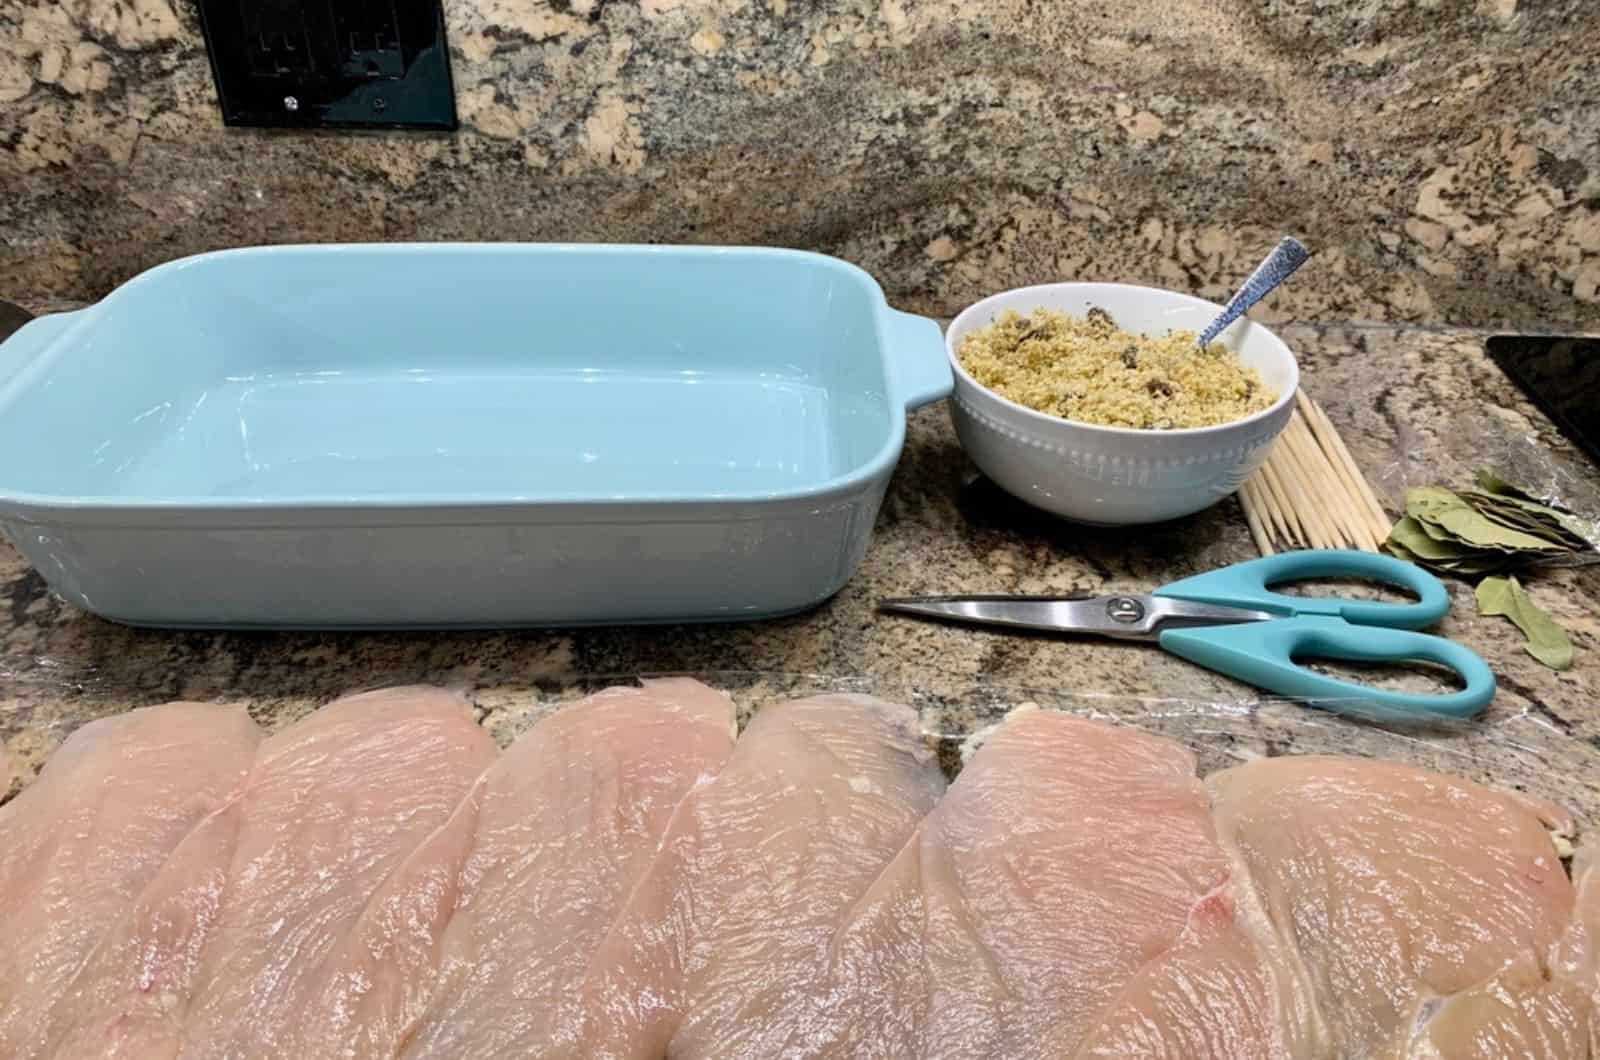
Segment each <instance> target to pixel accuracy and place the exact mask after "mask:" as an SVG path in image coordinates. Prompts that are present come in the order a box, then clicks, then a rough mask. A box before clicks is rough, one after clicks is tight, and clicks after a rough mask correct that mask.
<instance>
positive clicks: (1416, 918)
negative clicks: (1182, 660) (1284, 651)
mask: <svg viewBox="0 0 1600 1060" xmlns="http://www.w3.org/2000/svg"><path fill="white" fill-rule="evenodd" d="M1209 784H1210V786H1211V788H1212V791H1213V793H1214V797H1215V808H1216V818H1217V828H1218V834H1219V835H1220V836H1221V838H1222V840H1223V842H1224V844H1225V845H1227V846H1229V847H1230V848H1231V849H1233V850H1234V851H1236V852H1237V854H1238V856H1239V858H1240V860H1241V862H1242V863H1243V864H1244V865H1245V866H1246V868H1247V871H1248V874H1249V877H1250V879H1251V880H1252V881H1253V884H1254V887H1255V889H1256V891H1257V893H1258V896H1259V898H1260V900H1261V902H1262V904H1263V905H1264V907H1265V908H1266V910H1267V914H1268V916H1269V918H1270V920H1271V922H1272V924H1273V926H1274V929H1275V931H1276V932H1277V934H1278V935H1279V936H1280V937H1281V938H1282V939H1283V940H1284V942H1285V943H1286V944H1287V945H1288V946H1289V947H1290V950H1291V953H1292V954H1293V959H1294V960H1295V961H1296V962H1297V963H1298V964H1299V965H1300V966H1301V968H1302V969H1303V973H1304V977H1305V981H1306V982H1307V983H1308V984H1309V985H1310V988H1311V991H1312V998H1313V1003H1314V1004H1315V1006H1316V1008H1317V1010H1318V1011H1319V1012H1320V1014H1321V1017H1322V1020H1323V1021H1324V1024H1325V1027H1326V1031H1327V1034H1328V1035H1329V1040H1330V1052H1329V1055H1332V1056H1337V1057H1374V1056H1377V1057H1415V1058H1417V1060H1424V1058H1427V1060H1467V1058H1476V1057H1483V1058H1485V1060H1487V1058H1488V1057H1503V1056H1524V1055H1526V1056H1538V1057H1541V1058H1542V1060H1563V1058H1568V1057H1571V1058H1579V1057H1584V1056H1587V1055H1588V1042H1587V1036H1588V1034H1589V1030H1588V1028H1589V1024H1590V1019H1591V1017H1590V1014H1589V1008H1590V1002H1589V1001H1588V999H1587V998H1586V997H1585V992H1584V990H1583V989H1582V988H1581V986H1580V985H1579V984H1578V982H1577V981H1576V979H1577V977H1581V974H1582V973H1581V971H1580V970H1579V969H1580V968H1581V966H1584V965H1589V964H1590V962H1592V960H1593V957H1592V954H1585V953H1577V952H1574V950H1573V947H1574V945H1575V941H1574V936H1573V934H1572V932H1573V930H1574V910H1575V901H1574V899H1575V893H1574V889H1573V886H1572V884H1571V882H1570V881H1569V879H1568V877H1567V874H1566V872H1565V870H1564V869H1563V867H1562V864H1561V859H1560V856H1559V853H1558V852H1557V850H1556V847H1555V845H1554V843H1553V841H1552V839H1551V829H1552V828H1554V829H1556V830H1558V831H1566V832H1569V833H1570V831H1571V828H1572V823H1571V821H1570V819H1568V818H1567V817H1566V815H1565V814H1564V813H1563V812H1562V811H1560V810H1559V809H1557V808H1555V807H1552V806H1549V805H1548V804H1543V803H1535V802H1533V801H1531V800H1528V799H1524V798H1521V797H1519V796H1513V795H1508V794H1504V793H1501V792H1496V791H1493V790H1490V789H1488V788H1484V787H1482V786H1480V785H1478V784H1474V783H1472V782H1470V781H1467V780H1463V779H1460V778H1457V777H1450V776H1445V775H1443V774H1439V773H1432V772H1428V771H1426V770H1422V769H1416V768H1413V767H1411V766H1406V765H1402V764H1399V763H1396V762H1386V761H1380V760H1368V759H1355V758H1333V757H1321V756H1303V757H1291V758H1272V759H1262V760H1259V761H1256V762H1252V763H1250V764H1248V765H1244V766H1239V767H1237V768H1234V769H1230V770H1225V771H1223V772H1221V773H1218V774H1216V775H1214V776H1213V777H1211V778H1210V780H1209ZM1574 965H1575V966H1576V967H1572V968H1571V970H1570V971H1568V972H1567V973H1564V974H1562V975H1556V974H1554V971H1555V969H1557V968H1560V967H1563V966H1574ZM1590 966H1591V967H1592V965H1590Z"/></svg>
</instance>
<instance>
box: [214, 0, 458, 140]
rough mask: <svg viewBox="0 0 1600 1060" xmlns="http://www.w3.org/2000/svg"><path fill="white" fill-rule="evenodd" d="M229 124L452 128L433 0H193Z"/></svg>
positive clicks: (450, 91)
mask: <svg viewBox="0 0 1600 1060" xmlns="http://www.w3.org/2000/svg"><path fill="white" fill-rule="evenodd" d="M200 14H201V20H202V23H203V25H204V28H205V36H206V49H207V51H208V53H209V54H210V57H211V72H212V75H213V77H214V78H215V80H216V84H217V96H218V100H219V102H220V103H221V105H222V120H223V121H224V122H225V123H226V124H228V125H248V126H276V127H289V128H385V129H446V130H449V129H454V128H456V108H455V89H454V86H453V85H452V83H451V79H450V52H449V47H448V45H447V44H446V41H445V30H444V10H443V8H442V7H441V6H440V0H200Z"/></svg>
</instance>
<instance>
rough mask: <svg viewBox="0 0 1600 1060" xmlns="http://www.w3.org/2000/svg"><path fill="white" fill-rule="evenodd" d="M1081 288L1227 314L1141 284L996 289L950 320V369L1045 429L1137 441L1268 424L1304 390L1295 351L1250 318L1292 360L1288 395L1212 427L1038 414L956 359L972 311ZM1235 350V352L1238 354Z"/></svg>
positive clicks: (1195, 299)
mask: <svg viewBox="0 0 1600 1060" xmlns="http://www.w3.org/2000/svg"><path fill="white" fill-rule="evenodd" d="M1082 287H1119V288H1122V289H1123V290H1127V291H1143V292H1145V293H1148V294H1155V295H1161V296H1163V297H1165V298H1167V299H1170V300H1172V301H1177V302H1187V303H1189V304H1191V305H1194V306H1201V307H1204V308H1206V309H1209V310H1211V311H1212V312H1213V313H1214V314H1220V313H1221V312H1222V310H1223V307H1222V306H1220V305H1218V304H1217V303H1215V302H1208V301H1207V300H1205V299H1204V298H1198V297H1196V296H1195V295H1192V294H1184V293H1183V292H1182V291H1173V290H1169V289H1167V288H1165V287H1146V286H1144V285H1142V284H1137V283H1099V282H1096V281H1092V280H1064V281H1061V282H1059V283H1036V284H1030V285H1028V286H1026V287H1009V288H1007V289H1005V290H1003V291H995V292H994V293H993V294H990V295H986V296H984V297H983V298H980V299H979V300H978V301H976V302H973V303H972V304H971V305H969V306H967V307H966V308H965V309H963V310H962V311H961V312H959V313H957V314H956V315H955V316H954V317H953V318H952V319H951V321H950V325H949V326H948V327H947V328H945V332H944V350H945V356H947V357H948V358H949V359H950V367H951V369H952V370H953V371H954V372H955V377H956V378H957V379H958V380H961V381H963V382H965V383H967V384H968V385H969V386H972V387H974V388H976V389H977V390H980V391H982V392H983V393H984V394H985V395H987V396H988V397H990V398H992V399H994V400H995V401H998V402H1000V404H1001V405H1003V406H1005V407H1006V408H1007V409H1009V410H1011V411H1014V412H1018V413H1021V414H1022V415H1023V417H1024V418H1025V419H1030V420H1037V421H1038V422H1039V423H1040V424H1044V425H1050V426H1056V427H1072V428H1075V429H1078V430H1085V431H1091V432H1095V433H1099V434H1105V435H1110V436H1117V435H1125V436H1132V437H1138V438H1195V437H1201V436H1204V435H1207V434H1215V433H1219V432H1223V431H1231V430H1236V429H1239V428H1243V427H1248V426H1251V425H1253V424H1257V423H1262V422H1265V421H1267V420H1270V419H1271V418H1272V417H1273V416H1275V415H1277V414H1278V413H1279V412H1280V411H1281V410H1282V409H1283V408H1284V406H1286V405H1290V404H1292V403H1293V402H1294V400H1295V394H1296V393H1297V392H1298V391H1299V389H1300V360H1299V358H1297V357H1296V356H1295V355H1294V351H1293V350H1292V349H1290V348H1289V344H1288V343H1287V342H1284V341H1283V337H1282V336H1280V335H1279V334H1278V333H1277V332H1275V331H1273V330H1272V329H1271V328H1269V327H1267V326H1266V325H1265V324H1261V323H1258V322H1257V321H1254V320H1250V319H1249V318H1248V317H1241V318H1240V319H1241V320H1244V321H1246V322H1248V323H1249V325H1250V326H1251V327H1253V328H1260V329H1261V330H1262V331H1264V332H1266V333H1267V335H1268V336H1269V337H1270V338H1271V339H1272V340H1273V341H1274V342H1276V343H1277V344H1278V345H1279V346H1281V347H1283V352H1284V353H1285V354H1287V355H1288V358H1289V372H1290V381H1291V383H1292V385H1291V386H1289V387H1286V388H1285V389H1284V392H1283V393H1282V394H1279V395H1278V399H1277V400H1276V401H1274V402H1273V403H1272V404H1270V405H1268V406H1267V407H1266V408H1264V409H1262V410H1261V411H1260V412H1252V413H1251V414H1250V415H1248V416H1244V417H1241V418H1240V419H1237V420H1229V421H1228V422H1227V423H1214V424H1211V425H1210V426H1208V427H1115V426H1111V425H1109V424H1104V423H1085V422H1084V421H1082V420H1070V419H1067V418H1066V417H1065V416H1052V415H1051V414H1050V413H1048V412H1040V411H1039V410H1038V409H1030V408H1029V407H1028V406H1026V405H1021V404H1018V403H1017V402H1015V401H1012V400H1011V399H1010V398H1008V397H1005V396H1004V395H1002V394H997V393H995V391H993V390H991V389H990V388H989V387H986V386H984V385H983V384H982V383H980V382H978V381H977V380H976V379H974V378H972V376H971V375H969V374H968V373H967V369H966V366H965V365H963V364H962V363H961V358H959V357H958V356H956V347H955V341H954V335H955V332H956V325H958V324H960V323H961V322H962V319H963V318H964V317H966V316H967V315H968V314H969V313H973V312H974V311H976V310H978V309H979V308H981V307H982V306H984V305H985V304H987V303H989V302H992V301H994V300H995V299H996V298H1003V297H1005V296H1007V295H1016V294H1027V293H1029V292H1032V291H1060V290H1063V289H1067V288H1082ZM1237 326H1238V322H1237V321H1236V322H1234V323H1233V324H1231V325H1229V330H1232V328H1234V327H1237ZM1224 333H1226V332H1224ZM1234 352H1235V354H1237V351H1234Z"/></svg>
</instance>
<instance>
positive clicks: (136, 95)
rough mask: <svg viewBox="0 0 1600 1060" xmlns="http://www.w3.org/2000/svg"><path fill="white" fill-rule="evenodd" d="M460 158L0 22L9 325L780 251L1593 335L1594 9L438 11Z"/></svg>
mask: <svg viewBox="0 0 1600 1060" xmlns="http://www.w3.org/2000/svg"><path fill="white" fill-rule="evenodd" d="M445 7H446V11H447V17H448V22H449V32H450V36H451V48H452V52H453V56H452V58H453V67H454V71H455V79H456V89H457V96H458V102H457V105H458V111H459V114H460V117H461V120H462V129H461V131H460V132H459V133H457V134H454V135H426V134H373V135H348V134H346V135H322V134H304V133H279V132H256V131H240V130H229V129H224V128H223V126H222V123H221V120H220V117H219V114H218V110H217V106H216V101H215V96H214V91H213V88H212V84H211V79H210V72H209V69H208V67H207V63H206V58H205V54H204V48H203V44H202V42H201V39H200V34H199V29H198V22H197V16H196V13H195V11H194V10H193V9H192V7H191V6H190V4H189V3H188V2H186V0H60V2H57V0H0V277H3V282H0V296H8V297H12V298H15V299H21V300H28V299H33V300H39V299H57V298H77V299H88V298H93V297H96V296H98V295H100V294H103V293H104V292H105V291H106V290H108V289H109V288H111V287H112V286H114V285H115V284H116V283H118V282H119V281H121V280H123V279H126V278H127V277H128V276H130V275H132V274H133V273H135V272H137V271H138V270H140V269H142V268H144V267H147V266H149V265H152V264H155V263H158V262H161V261H164V260H167V259H170V258H173V257H177V256H180V255H183V254H187V253H191V252H195V251H200V250H207V249H213V248H217V247H225V246H236V245H242V244H253V243H268V242H286V241H325V240H367V239H385V240H399V239H449V240H464V239H527V240H551V239H577V240H627V241H633V240H639V241H671V242H734V243H749V242H760V243H772V244H782V245H788V246H798V247H809V248H815V249H819V250H823V251H826V252H829V253H833V254H838V255H841V256H843V257H846V258H848V259H850V260H852V261H855V262H857V263H859V264H861V265H863V266H864V267H866V268H867V269H869V270H870V271H872V272H873V273H874V274H875V275H876V276H877V277H878V278H879V279H880V280H881V281H882V283H883V285H884V287H885V288H886V290H887V291H888V292H889V294H890V297H891V298H892V299H893V300H895V301H896V302H898V303H899V304H901V305H903V306H905V307H906V308H909V309H913V310H919V311H922V312H925V313H931V314H937V315H948V314H950V313H952V312H953V311H955V310H956V309H958V308H959V307H960V306H961V305H963V304H964V303H966V302H968V301H970V300H973V299H975V298H977V297H979V296H981V295H982V294H984V293H987V292H988V291H990V290H993V289H994V288H996V287H997V286H1009V285H1015V284H1023V283H1032V282H1043V281H1049V280H1055V279H1066V278H1084V279H1120V280H1131V281H1138V282H1146V283H1156V284H1160V285H1164V286H1169V287H1177V288H1181V289H1187V290H1193V291H1195V292H1197V293H1200V294H1203V295H1207V296H1211V297H1218V296H1223V295H1225V294H1226V292H1227V291H1228V290H1229V289H1231V286H1232V285H1233V284H1234V283H1235V282H1236V281H1237V280H1238V279H1239V278H1240V277H1242V276H1243V275H1244V274H1245V273H1246V272H1248V270H1249V268H1250V267H1251V266H1252V265H1253V264H1254V263H1255V260H1256V259H1257V258H1258V257H1259V256H1260V255H1261V254H1262V253H1263V252H1264V251H1265V250H1266V249H1267V248H1268V247H1269V246H1271V244H1272V243H1273V241H1274V240H1275V239H1276V238H1277V237H1278V236H1279V235H1280V234H1281V233H1283V232H1294V233H1297V234H1299V235H1301V236H1302V237H1304V238H1305V239H1306V240H1307V241H1308V242H1310V243H1311V244H1313V245H1314V246H1315V247H1316V248H1318V249H1319V250H1320V255H1319V257H1318V259H1317V261H1316V263H1315V265H1314V267H1311V268H1308V269H1307V270H1306V271H1305V272H1304V273H1302V276H1301V277H1299V278H1297V279H1296V281H1295V282H1294V283H1293V284H1291V285H1290V286H1289V287H1288V288H1286V289H1284V290H1283V291H1280V292H1279V293H1278V295H1276V296H1275V298H1274V301H1273V303H1271V304H1270V305H1269V306H1268V307H1266V309H1265V312H1264V313H1263V318H1264V319H1267V320H1277V319H1286V318H1292V319H1296V320H1301V321H1308V322H1309V321H1326V322H1334V321H1345V320H1408V321H1424V322H1449V323H1454V324H1461V325H1473V326H1487V327H1500V326H1515V327H1522V328H1544V327H1556V328H1559V327H1580V328H1584V329H1596V328H1600V148H1597V144H1600V52H1597V51H1596V50H1595V49H1594V47H1593V44H1594V39H1595V35H1596V33H1597V31H1600V11H1597V9H1596V7H1595V3H1594V0H1361V2H1350V0H983V2H977V0H445Z"/></svg>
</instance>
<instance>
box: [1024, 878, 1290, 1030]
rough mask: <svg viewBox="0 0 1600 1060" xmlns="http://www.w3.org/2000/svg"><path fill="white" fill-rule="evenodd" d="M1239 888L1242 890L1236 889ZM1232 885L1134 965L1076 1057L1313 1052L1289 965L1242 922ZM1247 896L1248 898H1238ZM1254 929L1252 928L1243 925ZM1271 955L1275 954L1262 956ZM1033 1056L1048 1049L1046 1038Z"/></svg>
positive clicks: (1202, 903)
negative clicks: (1167, 945)
mask: <svg viewBox="0 0 1600 1060" xmlns="http://www.w3.org/2000/svg"><path fill="white" fill-rule="evenodd" d="M1245 889H1246V890H1247V889H1248V888H1245ZM1237 891H1238V887H1237V884H1236V882H1235V881H1231V880H1230V881H1229V882H1228V883H1227V884H1226V885H1225V887H1224V889H1223V890H1222V891H1220V892H1218V893H1216V894H1213V895H1211V896H1210V897H1207V898H1204V899H1202V900H1201V901H1200V903H1199V904H1198V905H1197V906H1195V908H1194V909H1193V910H1191V911H1190V914H1189V922H1188V924H1187V925H1185V927H1184V929H1183V934H1181V935H1180V936H1179V937H1178V941H1177V942H1176V943H1175V944H1174V945H1173V947H1172V949H1171V950H1169V951H1167V952H1166V953H1164V954H1162V955H1161V956H1160V957H1159V958H1157V959H1156V960H1155V961H1152V962H1151V963H1150V964H1149V965H1147V966H1146V967H1145V968H1143V969H1140V970H1139V971H1138V972H1137V973H1136V974H1135V975H1134V976H1133V978H1132V979H1130V980H1128V982H1127V983H1126V984H1125V985H1123V987H1122V988H1121V989H1120V990H1118V991H1117V993H1116V996H1115V997H1113V998H1112V999H1111V1001H1110V1002H1109V1003H1108V1004H1107V1005H1106V1006H1105V1007H1104V1008H1103V1009H1101V1010H1100V1012H1099V1014H1098V1016H1097V1018H1096V1020H1095V1023H1094V1026H1093V1027H1092V1028H1091V1029H1090V1030H1089V1031H1088V1033H1087V1034H1085V1035H1084V1036H1083V1037H1082V1039H1081V1040H1080V1041H1079V1042H1078V1045H1077V1048H1076V1049H1071V1048H1070V1047H1069V1043H1067V1042H1062V1043H1061V1045H1060V1048H1059V1051H1056V1052H1055V1054H1054V1055H1059V1056H1070V1057H1074V1058H1076V1060H1090V1058H1094V1060H1115V1058H1123V1057H1140V1058H1143V1060H1257V1058H1259V1060H1269V1058H1279V1057H1284V1058H1287V1057H1297V1058H1298V1057H1306V1058H1310V1057H1315V1056H1319V1055H1320V1052H1319V1051H1318V1049H1317V1047H1316V1043H1315V1042H1314V1039H1313V1038H1312V1031H1311V1027H1310V1021H1311V1019H1312V1018H1313V1017H1312V1013H1311V1012H1310V1011H1309V1009H1308V1007H1307V1004H1306V1001H1307V999H1306V997H1305V993H1304V990H1303V988H1301V987H1300V984H1298V983H1296V982H1295V981H1294V978H1293V976H1294V969H1293V968H1292V967H1291V966H1289V965H1288V963H1287V962H1286V961H1283V960H1282V959H1281V955H1280V954H1279V953H1277V952H1276V950H1277V948H1278V947H1276V946H1275V944H1274V942H1273V941H1272V940H1271V939H1270V937H1269V938H1267V939H1263V940H1260V941H1258V935H1257V932H1253V931H1250V930H1247V928H1246V926H1245V923H1246V922H1250V921H1254V920H1256V919H1257V918H1255V917H1251V916H1249V915H1248V914H1245V915H1244V917H1243V920H1242V919H1241V911H1240V910H1239V909H1238V907H1237V903H1238V901H1239V900H1240V898H1241V897H1245V896H1240V895H1239V894H1238V893H1237ZM1245 900H1246V901H1248V897H1245ZM1252 926H1253V927H1260V926H1264V925H1257V924H1254V923H1252ZM1270 958H1277V959H1270ZM1045 1045H1046V1049H1045V1050H1044V1051H1043V1052H1042V1053H1041V1055H1051V1051H1052V1050H1051V1047H1050V1041H1049V1039H1046V1042H1045Z"/></svg>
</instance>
